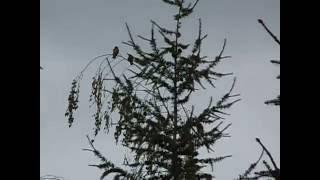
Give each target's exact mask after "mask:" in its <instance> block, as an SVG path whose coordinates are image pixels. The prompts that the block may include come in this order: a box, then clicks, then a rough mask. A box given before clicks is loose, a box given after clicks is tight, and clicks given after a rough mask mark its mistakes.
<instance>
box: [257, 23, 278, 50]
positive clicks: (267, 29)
mask: <svg viewBox="0 0 320 180" xmlns="http://www.w3.org/2000/svg"><path fill="white" fill-rule="evenodd" d="M258 22H259V23H260V24H261V25H262V26H263V27H264V29H265V30H266V31H267V32H268V33H269V35H270V36H271V37H272V38H273V39H274V40H275V41H276V42H277V43H278V44H279V45H280V40H279V39H278V38H277V36H275V35H274V34H273V33H272V32H271V31H270V30H269V28H268V27H267V26H266V25H265V24H264V22H263V21H262V19H258Z"/></svg>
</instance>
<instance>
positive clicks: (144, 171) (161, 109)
mask: <svg viewBox="0 0 320 180" xmlns="http://www.w3.org/2000/svg"><path fill="white" fill-rule="evenodd" d="M162 1H163V2H164V3H166V4H168V5H169V6H171V8H175V9H176V10H177V13H176V14H175V15H174V16H173V18H174V21H175V26H174V28H172V29H171V28H165V27H162V26H161V25H159V24H158V23H157V22H155V21H152V20H151V33H150V37H143V36H138V37H139V38H140V39H141V40H143V41H145V42H147V43H148V44H149V45H150V47H151V48H150V49H151V50H146V49H143V48H141V46H140V45H138V43H137V41H136V40H135V39H134V36H133V35H132V33H131V30H130V28H129V25H128V24H126V29H127V31H128V35H129V41H127V42H123V44H124V45H126V46H129V47H130V48H132V50H133V53H125V54H122V52H121V51H122V49H123V48H121V47H119V49H120V53H119V54H117V53H118V52H117V53H116V54H115V52H113V53H111V54H104V55H101V56H98V57H96V58H94V59H93V60H91V61H90V62H89V64H88V65H87V66H86V67H85V68H84V70H83V71H82V72H81V73H80V75H79V76H77V77H76V78H75V79H74V81H73V82H72V88H71V92H70V95H69V98H68V101H69V104H68V108H67V112H66V114H65V115H66V116H67V117H68V122H69V126H70V127H71V125H72V124H73V121H74V115H73V113H74V111H75V110H76V109H77V108H78V102H79V93H80V81H81V79H82V77H83V73H84V71H85V70H86V68H87V67H88V66H89V65H90V64H91V63H92V62H94V61H97V60H101V63H100V65H99V67H98V68H97V73H96V75H95V76H94V77H93V81H92V92H91V95H90V102H91V103H92V105H94V106H95V110H96V111H95V113H94V115H93V117H94V121H95V126H94V131H95V132H94V134H95V135H97V134H98V133H99V132H100V131H101V128H102V127H104V129H105V130H106V131H107V132H108V130H109V128H111V127H112V126H115V133H114V138H115V140H116V143H118V142H121V145H122V146H124V147H125V148H128V149H130V150H131V152H132V156H133V157H134V158H133V160H131V161H130V162H129V160H128V159H126V158H125V159H124V165H125V167H123V166H119V165H118V166H117V165H115V164H114V163H112V162H111V161H109V160H108V159H107V158H106V157H105V156H103V155H102V153H100V151H98V150H97V149H96V148H95V147H94V141H93V139H90V137H89V136H87V138H88V141H89V144H90V147H91V148H90V149H85V150H87V151H92V152H93V153H94V154H95V155H96V156H97V157H98V158H99V159H100V160H101V164H98V165H92V166H95V167H98V168H100V169H102V170H103V171H104V172H103V174H102V176H101V179H103V178H105V177H107V176H109V175H111V174H113V175H114V179H174V180H178V179H212V177H213V175H212V174H211V173H206V172H203V171H201V169H203V168H204V167H206V166H208V165H211V167H212V166H213V164H214V163H215V162H218V161H221V160H223V159H225V158H227V157H230V156H218V157H205V158H202V157H199V149H200V148H206V149H207V150H208V152H212V151H213V149H212V148H213V145H214V144H215V143H216V142H217V141H218V140H220V139H221V138H223V137H227V136H228V134H227V133H226V132H225V130H226V129H227V128H228V127H229V126H230V124H227V125H224V123H223V120H224V116H225V115H228V114H227V113H226V112H225V110H226V109H228V108H230V107H231V106H232V105H233V104H234V103H236V102H237V101H239V99H237V98H235V97H237V96H239V94H232V90H233V88H234V85H235V79H234V81H233V83H232V85H231V88H230V89H229V90H228V91H227V92H226V93H225V94H224V95H223V96H222V97H220V98H217V99H218V101H216V102H213V98H212V97H211V98H210V100H209V102H208V106H207V107H206V108H205V109H203V110H202V111H200V112H199V113H196V112H195V105H192V104H191V103H192V102H190V97H191V96H192V94H194V92H196V91H200V90H203V89H205V88H206V86H208V85H209V86H212V87H215V81H216V80H218V79H219V78H221V77H224V76H228V75H232V73H221V72H216V70H215V67H216V66H217V65H218V64H219V63H220V62H221V61H222V60H224V59H226V58H230V56H224V55H223V53H224V50H225V47H226V42H227V41H226V40H224V42H223V46H222V50H221V51H220V53H219V54H218V55H217V56H216V57H215V58H213V59H210V58H208V57H206V56H203V55H202V53H201V45H202V41H203V40H204V39H205V38H206V37H207V35H203V34H202V23H201V19H199V20H198V23H199V24H198V34H197V36H196V38H195V41H194V42H193V43H189V44H188V43H185V42H183V40H182V38H183V34H182V31H181V28H182V22H183V21H184V20H185V19H186V18H187V17H188V16H190V15H191V14H192V13H193V12H194V10H195V7H196V5H197V4H198V2H199V0H195V1H194V2H192V3H189V4H187V3H186V2H185V1H184V0H162ZM156 34H157V35H158V36H159V37H161V39H162V40H163V42H164V43H165V45H164V46H162V47H159V45H158V39H159V38H157V36H156ZM110 57H112V58H110ZM122 62H125V64H126V65H127V66H129V67H128V68H127V69H126V70H125V71H124V72H120V73H119V72H117V71H116V70H115V67H116V66H118V64H119V63H122ZM122 64H123V63H122ZM232 99H233V100H232ZM114 114H118V116H119V118H118V119H117V120H116V121H114V120H113V119H114V118H113V117H114Z"/></svg>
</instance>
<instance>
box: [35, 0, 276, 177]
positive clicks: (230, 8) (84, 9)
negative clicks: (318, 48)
mask: <svg viewBox="0 0 320 180" xmlns="http://www.w3.org/2000/svg"><path fill="white" fill-rule="evenodd" d="M40 3H41V22H40V23H41V25H40V28H41V29H40V37H41V39H40V41H41V47H40V52H41V55H40V56H41V65H42V66H43V67H44V70H42V71H41V72H40V73H41V77H40V81H41V85H40V88H41V91H40V93H41V94H40V95H41V100H40V103H41V106H40V107H41V114H40V117H41V119H40V122H41V129H40V136H41V138H40V163H41V166H40V167H41V169H40V175H44V174H55V175H58V176H63V177H65V178H66V180H88V179H98V177H99V176H100V175H101V171H99V170H97V169H95V168H93V167H88V166H87V165H88V164H90V163H91V164H93V163H95V162H97V159H96V158H95V157H94V156H93V155H92V154H91V153H89V152H84V151H82V150H81V149H82V148H87V147H88V143H87V141H86V138H85V135H86V134H87V133H89V134H92V132H93V131H92V127H93V120H92V118H91V117H90V116H91V114H92V110H90V109H89V108H88V107H89V103H88V100H89V91H90V90H89V88H90V86H91V84H90V83H89V80H90V78H91V77H92V75H93V74H92V73H93V72H94V66H93V67H91V68H89V71H88V72H87V74H86V75H87V76H88V77H87V78H84V79H83V82H82V84H81V90H80V91H81V94H80V109H79V111H78V112H77V114H76V118H77V119H76V121H75V124H74V126H73V127H72V128H68V126H67V119H66V118H65V117H64V113H65V109H66V107H67V97H68V93H69V90H70V87H71V81H72V79H73V78H74V77H75V76H76V75H77V74H78V73H79V72H80V71H81V69H82V68H83V67H84V66H85V65H86V64H87V62H88V61H89V60H90V59H92V58H93V57H95V56H97V55H101V54H103V53H106V52H107V53H109V52H111V50H112V48H113V47H114V46H115V45H118V46H119V48H120V51H121V50H122V51H124V50H129V49H128V48H127V47H126V46H124V45H123V44H121V42H122V41H126V40H128V35H127V33H126V29H125V26H124V23H125V22H128V23H129V25H130V27H131V29H132V32H133V33H135V34H140V35H149V32H150V27H151V25H150V19H153V20H156V21H157V22H158V23H159V24H161V25H165V26H169V27H173V26H172V25H173V21H172V14H173V13H174V11H173V9H172V8H170V7H168V6H167V5H165V4H164V3H162V2H161V1H160V0H41V2H40ZM200 17H201V19H202V24H203V33H208V34H209V36H208V38H207V39H206V41H205V42H204V44H203V49H202V53H203V55H207V56H209V57H215V56H216V55H217V54H218V52H219V51H220V48H221V46H222V43H223V39H224V38H227V40H228V43H227V47H226V53H225V55H231V56H232V59H229V60H227V61H225V62H224V63H222V64H221V65H220V66H219V69H221V71H223V72H230V71H231V72H234V73H235V75H236V76H237V84H236V88H235V92H239V93H240V94H241V98H242V101H240V102H239V103H238V104H236V105H234V106H233V107H232V108H231V110H229V111H228V112H229V113H230V114H231V116H229V117H228V118H227V122H231V123H232V126H231V127H230V129H229V133H230V134H231V136H232V137H231V138H228V139H224V140H222V141H221V142H220V143H218V144H217V146H216V147H215V148H216V152H215V154H213V155H215V156H217V155H228V154H232V155H233V157H232V158H229V159H227V160H224V161H223V162H221V163H218V164H217V165H216V167H215V169H214V175H215V176H216V177H217V179H219V180H229V179H233V178H236V177H237V175H238V174H239V173H242V172H243V171H244V170H245V169H246V168H247V167H248V166H249V165H250V163H251V162H253V161H254V160H256V159H257V158H258V156H259V153H260V147H259V145H258V144H257V143H256V142H255V140H254V138H255V137H260V138H261V140H262V141H263V142H264V143H265V145H266V146H267V147H268V148H269V149H270V151H271V152H272V154H273V155H274V156H275V159H276V160H277V162H278V163H279V164H280V117H279V114H280V109H279V108H277V107H273V106H266V105H265V104H264V103H263V102H264V101H265V100H267V99H271V98H273V97H276V96H277V94H278V93H279V91H280V86H279V84H280V83H279V81H278V80H277V79H276V76H277V75H278V73H279V67H277V66H274V65H272V64H271V63H270V59H279V56H280V48H279V46H278V45H277V44H276V43H275V42H274V41H273V40H272V39H271V38H270V36H269V35H268V34H267V33H266V32H265V30H264V29H263V28H262V27H261V26H260V24H258V23H257V19H258V18H261V19H263V20H264V21H265V23H266V24H267V25H268V27H269V28H270V29H271V30H272V31H273V32H274V33H275V34H276V35H277V36H278V37H280V2H279V0H201V1H200V2H199V4H198V6H197V8H196V9H195V13H194V14H193V15H192V16H190V18H188V19H186V20H185V21H184V24H183V38H184V39H185V40H186V41H189V42H190V40H192V41H193V40H194V39H195V37H196V34H197V19H198V18H200ZM142 43H143V42H141V43H140V44H142ZM131 52H132V51H131ZM86 82H87V83H86ZM231 83H232V77H226V78H224V79H221V80H220V81H219V82H218V84H217V89H209V90H207V91H202V92H201V93H199V94H197V96H196V98H193V104H195V105H197V107H199V109H200V107H203V106H205V105H207V104H208V97H209V96H211V95H212V96H217V95H221V92H225V91H226V90H227V89H228V88H229V87H230V85H231ZM111 133H112V132H111ZM111 135H112V134H110V135H107V134H100V135H99V136H98V137H97V140H96V146H97V148H99V149H100V150H102V152H104V155H106V157H108V158H110V159H111V160H112V161H114V162H115V163H119V164H120V163H122V161H121V160H122V158H123V153H126V151H125V150H124V149H122V148H121V147H120V146H119V145H118V146H116V145H114V141H113V138H112V136H111Z"/></svg>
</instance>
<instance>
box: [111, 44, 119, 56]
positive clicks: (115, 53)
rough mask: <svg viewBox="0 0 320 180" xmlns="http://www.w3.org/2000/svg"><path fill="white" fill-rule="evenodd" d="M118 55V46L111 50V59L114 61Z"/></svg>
mask: <svg viewBox="0 0 320 180" xmlns="http://www.w3.org/2000/svg"><path fill="white" fill-rule="evenodd" d="M118 54H119V48H118V46H116V47H114V48H113V52H112V58H113V59H115V58H116V57H117V56H118Z"/></svg>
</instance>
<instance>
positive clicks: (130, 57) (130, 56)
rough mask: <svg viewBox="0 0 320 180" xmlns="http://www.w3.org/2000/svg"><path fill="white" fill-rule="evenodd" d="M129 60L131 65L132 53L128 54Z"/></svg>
mask: <svg viewBox="0 0 320 180" xmlns="http://www.w3.org/2000/svg"><path fill="white" fill-rule="evenodd" d="M128 61H129V62H130V65H132V64H133V56H132V55H131V54H128Z"/></svg>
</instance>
